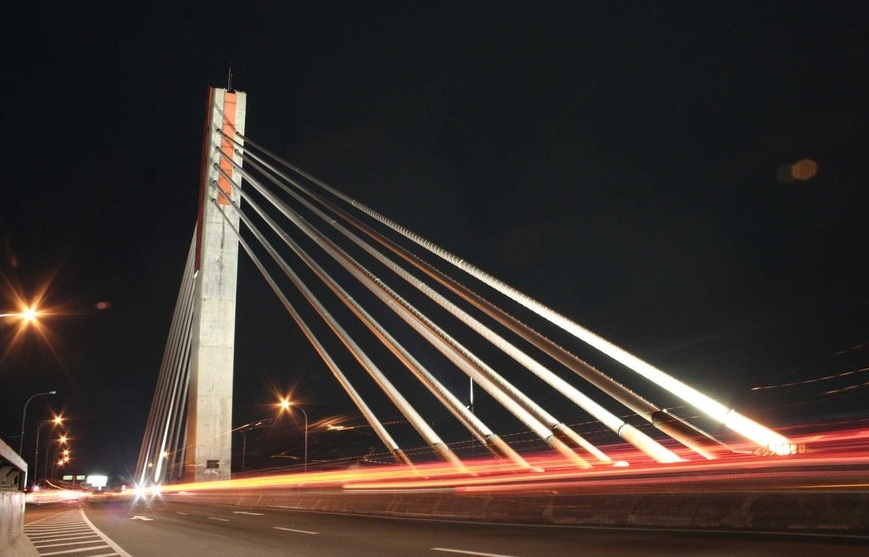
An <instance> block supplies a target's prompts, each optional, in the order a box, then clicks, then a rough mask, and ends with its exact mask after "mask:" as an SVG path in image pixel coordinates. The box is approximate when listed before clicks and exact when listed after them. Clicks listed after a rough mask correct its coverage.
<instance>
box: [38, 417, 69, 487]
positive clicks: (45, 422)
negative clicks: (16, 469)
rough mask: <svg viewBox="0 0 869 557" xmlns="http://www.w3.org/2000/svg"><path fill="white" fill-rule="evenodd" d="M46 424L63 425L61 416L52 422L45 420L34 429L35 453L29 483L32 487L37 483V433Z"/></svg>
mask: <svg viewBox="0 0 869 557" xmlns="http://www.w3.org/2000/svg"><path fill="white" fill-rule="evenodd" d="M48 423H50V424H52V425H60V424H61V423H63V418H62V417H61V416H55V417H54V419H53V420H45V421H43V422H42V423H41V424H39V427H38V428H36V451H35V452H34V454H33V481H32V482H31V483H32V485H36V483H37V482H38V481H39V432H41V431H42V426H44V425H45V424H48ZM47 451H48V448H47V447H46V452H47Z"/></svg>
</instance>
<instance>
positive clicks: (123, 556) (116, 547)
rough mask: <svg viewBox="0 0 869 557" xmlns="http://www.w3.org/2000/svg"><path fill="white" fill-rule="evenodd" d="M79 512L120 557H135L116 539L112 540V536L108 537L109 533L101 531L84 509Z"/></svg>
mask: <svg viewBox="0 0 869 557" xmlns="http://www.w3.org/2000/svg"><path fill="white" fill-rule="evenodd" d="M79 512H80V513H81V517H82V518H83V519H84V521H85V522H87V523H88V526H90V527H91V528H93V529H94V532H96V533H97V535H98V536H99V537H100V538H102V540H103V541H104V542H106V543H107V544H109V547H111V548H112V549H113V550H114V551H115V553H117V554H118V555H119V556H120V557H133V556H132V555H130V554H129V553H127V552H126V551H124V548H122V547H121V546H119V545H118V544H116V543H115V542H114V540H112V539H111V538H110V537H108V536H107V535H105V534H103V533H102V531H100V529H99V528H97V527H96V526H94V523H93V522H91V521H90V520H88V517H87V515H86V514H84V509H79Z"/></svg>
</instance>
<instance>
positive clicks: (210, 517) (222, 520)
mask: <svg viewBox="0 0 869 557" xmlns="http://www.w3.org/2000/svg"><path fill="white" fill-rule="evenodd" d="M208 520H219V521H221V522H229V519H228V518H217V517H216V516H209V517H208Z"/></svg>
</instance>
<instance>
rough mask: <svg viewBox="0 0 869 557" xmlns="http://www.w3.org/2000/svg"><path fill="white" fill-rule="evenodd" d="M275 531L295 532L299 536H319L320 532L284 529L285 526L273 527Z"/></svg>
mask: <svg viewBox="0 0 869 557" xmlns="http://www.w3.org/2000/svg"><path fill="white" fill-rule="evenodd" d="M272 528H274V529H275V530H283V531H284V532H295V533H297V534H313V535H317V534H319V533H320V532H312V531H310V530H297V529H295V528H284V527H283V526H272Z"/></svg>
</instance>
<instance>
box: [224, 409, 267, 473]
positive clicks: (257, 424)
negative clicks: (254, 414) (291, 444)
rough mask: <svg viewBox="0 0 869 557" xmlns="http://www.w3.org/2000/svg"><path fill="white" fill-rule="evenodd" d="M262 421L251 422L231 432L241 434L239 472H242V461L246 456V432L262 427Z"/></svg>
mask: <svg viewBox="0 0 869 557" xmlns="http://www.w3.org/2000/svg"><path fill="white" fill-rule="evenodd" d="M264 421H265V420H259V421H256V422H251V423H249V424H244V425H241V426H238V427H237V428H235V429H233V430H232V432H233V433H241V470H240V471H241V472H244V461H245V457H246V456H247V433H246V432H247V431H248V430H251V429H256V428H258V427H260V426H262V425H263V422H264Z"/></svg>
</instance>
